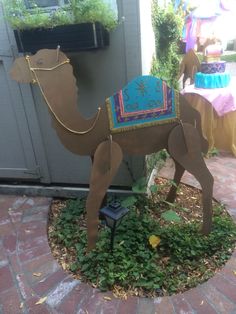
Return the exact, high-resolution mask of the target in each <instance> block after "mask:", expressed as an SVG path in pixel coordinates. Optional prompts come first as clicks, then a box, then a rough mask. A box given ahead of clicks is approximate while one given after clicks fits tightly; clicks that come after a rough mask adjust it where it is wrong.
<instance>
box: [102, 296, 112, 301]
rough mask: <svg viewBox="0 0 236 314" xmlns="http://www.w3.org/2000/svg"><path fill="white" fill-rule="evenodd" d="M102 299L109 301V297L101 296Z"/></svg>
mask: <svg viewBox="0 0 236 314" xmlns="http://www.w3.org/2000/svg"><path fill="white" fill-rule="evenodd" d="M103 299H104V300H107V301H111V298H110V297H103Z"/></svg>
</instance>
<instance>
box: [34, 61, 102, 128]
mask: <svg viewBox="0 0 236 314" xmlns="http://www.w3.org/2000/svg"><path fill="white" fill-rule="evenodd" d="M35 75H36V78H37V81H38V84H39V87H40V89H41V92H42V94H43V96H44V98H45V101H46V103H47V105H48V107H49V110H50V111H51V113H52V114H53V116H54V118H55V119H56V120H57V121H58V122H59V123H60V124H61V125H62V126H63V127H64V128H65V129H67V130H68V131H74V132H75V133H76V132H77V133H78V134H79V133H81V134H83V133H84V132H86V131H88V130H89V129H91V128H93V127H95V126H96V123H95V122H96V121H95V120H96V118H92V119H89V120H86V119H84V118H83V117H82V116H81V115H80V113H79V111H78V108H77V86H76V80H75V77H74V75H73V73H72V67H71V66H70V65H69V64H66V65H63V66H61V67H58V68H57V69H55V70H53V71H35Z"/></svg>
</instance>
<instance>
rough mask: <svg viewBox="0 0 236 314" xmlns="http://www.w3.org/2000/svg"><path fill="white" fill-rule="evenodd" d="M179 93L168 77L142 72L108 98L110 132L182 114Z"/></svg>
mask: <svg viewBox="0 0 236 314" xmlns="http://www.w3.org/2000/svg"><path fill="white" fill-rule="evenodd" d="M178 96H179V94H178V92H176V91H175V90H174V89H173V88H170V87H168V86H167V84H166V83H165V81H162V80H161V79H159V78H157V77H153V76H139V77H136V78H135V79H134V80H132V81H131V82H130V83H128V84H127V85H126V86H125V87H124V88H123V89H121V90H120V91H119V92H117V93H116V94H114V95H113V96H111V97H109V98H107V99H106V106H107V110H108V115H109V123H110V130H111V132H112V133H113V132H122V131H127V130H133V129H136V128H143V127H147V126H152V125H156V124H161V123H168V122H170V121H174V120H176V119H178V118H179V97H178Z"/></svg>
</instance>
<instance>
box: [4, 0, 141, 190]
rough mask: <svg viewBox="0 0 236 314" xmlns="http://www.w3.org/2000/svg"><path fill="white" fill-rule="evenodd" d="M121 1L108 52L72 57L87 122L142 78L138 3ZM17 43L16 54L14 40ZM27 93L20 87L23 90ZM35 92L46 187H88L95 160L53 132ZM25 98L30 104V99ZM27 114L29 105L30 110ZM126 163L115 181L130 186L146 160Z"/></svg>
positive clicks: (81, 105) (42, 175) (129, 158)
mask: <svg viewBox="0 0 236 314" xmlns="http://www.w3.org/2000/svg"><path fill="white" fill-rule="evenodd" d="M117 2H118V3H117V4H118V12H119V20H120V23H119V25H118V27H117V28H116V29H115V30H114V31H113V32H111V34H110V46H109V47H108V48H107V49H105V50H99V51H94V52H80V53H76V54H71V55H69V57H70V59H71V63H72V65H73V67H74V73H75V75H76V77H77V80H78V87H79V104H78V108H79V110H80V111H81V112H82V113H83V114H84V116H85V117H90V116H93V115H94V114H95V113H96V110H97V107H98V106H100V105H102V104H104V100H105V99H106V98H107V97H108V96H110V95H112V94H113V93H115V92H116V91H117V90H119V89H120V88H122V87H123V86H124V85H125V84H126V83H127V82H128V81H129V80H130V79H132V78H134V77H135V76H137V75H140V74H141V71H142V65H141V48H140V45H141V44H140V28H139V1H138V0H129V1H127V0H118V1H117ZM123 17H124V19H123ZM11 36H12V34H11V35H10V37H11ZM11 40H12V39H11ZM12 43H13V50H14V49H15V43H14V40H12ZM6 45H7V44H6ZM8 45H9V44H8ZM25 88H26V87H22V86H20V89H21V90H23V89H25ZM31 88H32V95H33V99H34V101H32V102H31V103H30V104H28V105H29V106H30V107H31V110H32V108H33V109H34V110H35V112H36V116H37V120H38V124H39V129H40V136H41V139H42V142H43V145H42V146H43V150H44V151H43V152H41V154H36V156H35V157H36V162H37V165H39V168H42V169H41V171H40V173H41V179H40V180H41V182H48V183H65V184H70V183H72V184H87V183H88V181H89V174H90V166H91V165H90V159H89V158H87V157H79V156H77V155H74V154H72V153H71V152H69V151H68V150H66V149H65V148H64V146H63V145H62V144H61V143H60V141H59V139H58V138H57V135H56V133H55V131H54V129H53V128H52V127H51V120H50V116H49V113H48V111H47V108H46V106H45V103H44V101H43V100H42V96H41V94H40V93H39V90H38V88H37V87H35V86H34V87H31ZM26 98H27V99H28V100H29V99H30V96H29V97H28V96H27V97H26ZM31 99H32V96H31ZM28 110H29V107H28V106H27V107H26V111H28ZM0 119H1V118H0ZM36 127H37V126H36ZM31 129H32V128H30V132H32V130H31ZM33 144H34V145H35V143H33ZM40 150H41V149H40ZM42 156H46V160H43V161H42V160H41V158H42ZM43 159H45V158H43ZM126 162H128V164H129V167H127V165H126V163H123V164H122V166H121V168H120V171H119V174H118V175H117V177H116V178H115V181H114V182H113V184H114V185H124V186H128V185H130V184H131V183H132V176H134V177H135V178H138V177H140V176H141V175H143V167H144V157H140V158H138V157H135V158H133V157H128V156H127V157H126ZM128 168H129V169H128ZM130 169H131V171H132V175H131V173H130Z"/></svg>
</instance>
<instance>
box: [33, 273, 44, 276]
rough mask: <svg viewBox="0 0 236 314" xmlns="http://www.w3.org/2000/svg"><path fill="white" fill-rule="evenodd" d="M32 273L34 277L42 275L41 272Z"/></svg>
mask: <svg viewBox="0 0 236 314" xmlns="http://www.w3.org/2000/svg"><path fill="white" fill-rule="evenodd" d="M33 275H34V276H35V277H40V276H42V273H33Z"/></svg>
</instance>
